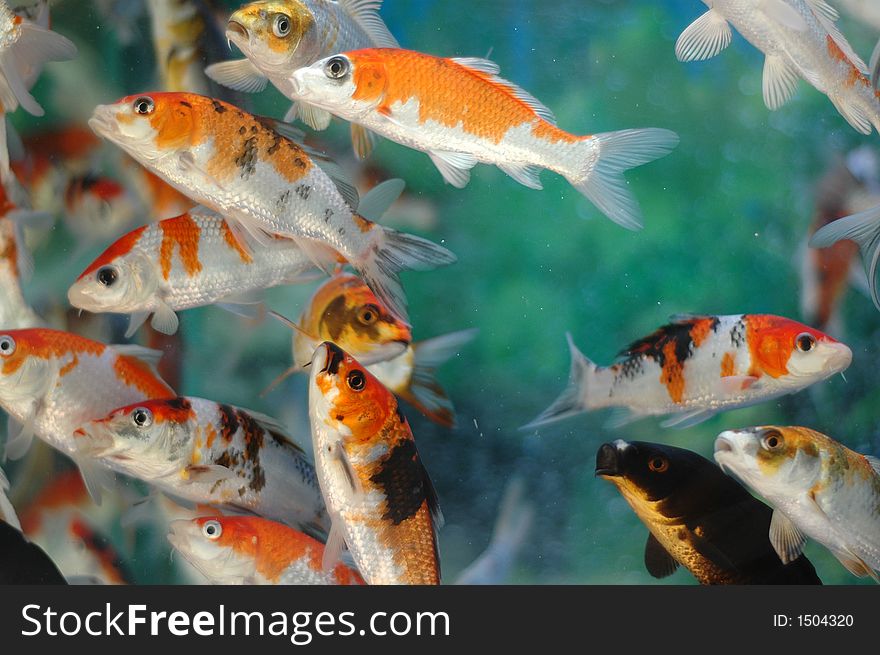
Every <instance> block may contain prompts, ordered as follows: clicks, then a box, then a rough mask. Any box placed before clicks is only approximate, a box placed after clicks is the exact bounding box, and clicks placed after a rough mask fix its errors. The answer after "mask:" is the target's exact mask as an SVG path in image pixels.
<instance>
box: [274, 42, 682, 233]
mask: <svg viewBox="0 0 880 655" xmlns="http://www.w3.org/2000/svg"><path fill="white" fill-rule="evenodd" d="M498 72H499V69H498V66H497V65H496V64H495V63H493V62H491V61H488V60H485V59H475V58H464V59H460V58H459V59H444V58H440V57H433V56H430V55H425V54H422V53H419V52H413V51H410V50H399V49H391V48H387V49H383V48H377V49H366V50H355V51H351V52H347V53H344V54H339V55H334V56H332V57H329V58H326V59H322V60H321V61H318V62H316V63H315V64H312V65H311V66H309V67H306V68H301V69H299V70H297V71H295V72H293V73H292V75H291V84H292V86H293V89H294V93H295V94H296V96H297V97H298V98H301V99H302V100H303V101H305V102H308V103H310V104H313V105H316V106H318V107H321V108H322V109H326V110H327V111H329V112H330V113H332V114H335V115H336V116H339V117H340V118H344V119H345V120H348V121H351V122H353V123H357V124H360V125H363V126H364V127H366V128H368V129H369V130H371V131H373V132H376V133H377V134H380V135H382V136H384V137H387V138H389V139H391V140H392V141H396V142H398V143H401V144H403V145H405V146H408V147H410V148H415V149H416V150H421V151H423V152H426V153H427V154H428V155H429V156H430V158H431V161H433V162H434V164H435V165H436V166H437V168H438V169H439V170H440V173H441V174H442V175H443V179H444V180H446V182H448V183H449V184H452V185H453V186H456V187H459V188H460V187H464V186H465V185H467V183H468V181H469V179H470V170H471V169H472V168H473V167H474V166H476V164H477V163H479V162H483V163H487V164H494V165H496V166H498V167H499V168H501V170H503V171H504V172H505V173H507V174H508V175H510V176H511V177H513V178H514V179H515V180H516V181H517V182H519V183H520V184H524V185H525V186H527V187H530V188H532V189H540V188H542V187H541V180H540V173H541V170H542V169H545V168H546V169H549V170H551V171H554V172H556V173H559V174H560V175H562V176H563V177H565V178H566V179H567V180H568V181H569V182H570V183H571V184H572V185H573V186H574V187H575V188H576V189H577V190H578V191H579V192H581V193H582V194H584V195H585V196H586V197H587V198H589V199H590V200H591V201H592V202H593V204H595V205H596V206H597V207H598V208H599V209H600V210H601V211H602V213H604V214H605V215H606V216H608V217H609V218H610V219H611V220H613V221H615V222H616V223H619V224H620V225H622V226H624V227H626V228H628V229H638V228H640V227H641V224H642V223H641V211H640V209H639V206H638V202H637V201H636V199H635V198H634V197H633V195H632V194H631V193H630V192H629V191H628V190H627V188H626V181H625V180H624V179H623V172H624V171H626V170H628V169H630V168H634V167H636V166H640V165H642V164H646V163H648V162H650V161H653V160H655V159H658V158H659V157H662V156H664V155H666V154H667V153H669V152H670V151H671V150H672V149H673V148H674V147H675V145H676V144H677V143H678V136H677V135H676V134H675V133H674V132H670V131H669V130H661V129H645V130H623V131H621V132H608V133H605V134H595V135H591V136H575V135H573V134H569V133H568V132H565V131H563V130H561V129H559V128H558V127H557V126H556V119H555V118H554V116H553V113H552V112H551V111H550V110H549V109H547V108H546V107H545V106H544V105H542V104H541V103H540V102H538V100H536V99H535V98H533V97H532V96H531V95H529V94H528V93H526V92H525V91H523V90H522V89H520V88H519V87H517V86H515V85H513V84H512V83H510V82H508V81H507V80H504V79H502V78H501V77H499V76H498Z"/></svg>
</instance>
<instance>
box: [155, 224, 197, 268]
mask: <svg viewBox="0 0 880 655" xmlns="http://www.w3.org/2000/svg"><path fill="white" fill-rule="evenodd" d="M159 228H160V229H161V230H162V245H161V247H160V249H159V264H160V265H161V267H162V277H164V278H165V279H166V280H167V279H168V278H169V277H170V275H171V265H172V256H173V255H174V246H175V244H176V245H177V247H178V251H179V252H180V261H181V263H182V264H183V270H184V271H185V272H186V274H187V275H189V276H190V277H192V276H193V275H196V274H197V273H199V272H200V271H201V270H202V263H201V262H200V261H199V239H200V237H201V234H202V231H201V229H199V226H198V224H197V223H196V222H195V221H194V220H193V219H192V217H191V216H190V215H189V214H183V215H181V216H178V217H177V218H172V219H169V220H166V221H160V223H159Z"/></svg>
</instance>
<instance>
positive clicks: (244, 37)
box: [226, 19, 251, 54]
mask: <svg viewBox="0 0 880 655" xmlns="http://www.w3.org/2000/svg"><path fill="white" fill-rule="evenodd" d="M250 39H251V37H250V34H249V33H248V29H247V28H246V27H245V26H244V25H242V24H241V23H239V22H238V21H237V20H235V19H230V20H229V22H228V23H226V41H227V42H228V43H234V44H235V45H236V46H237V47H238V49H239V50H241V51H242V52H244V53H245V54H247V50H246V48H247V47H248V45H250Z"/></svg>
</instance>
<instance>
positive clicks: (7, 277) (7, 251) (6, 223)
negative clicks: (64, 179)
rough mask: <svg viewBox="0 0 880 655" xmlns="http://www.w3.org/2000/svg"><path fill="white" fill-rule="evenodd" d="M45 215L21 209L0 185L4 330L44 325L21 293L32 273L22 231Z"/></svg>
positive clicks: (0, 308) (0, 285) (1, 320)
mask: <svg viewBox="0 0 880 655" xmlns="http://www.w3.org/2000/svg"><path fill="white" fill-rule="evenodd" d="M43 217H44V214H43V213H42V212H33V211H30V210H24V209H19V208H18V207H17V206H16V205H15V203H13V202H12V200H11V199H10V197H9V194H8V193H7V191H6V185H4V184H2V183H0V325H2V326H3V327H4V328H16V329H18V328H26V327H34V326H36V325H39V324H40V323H41V321H40V318H39V317H38V316H37V314H36V313H35V312H34V310H33V309H31V307H30V305H28V303H27V301H26V300H25V299H24V295H23V294H22V291H21V279H22V277H27V276H28V275H29V274H30V273H31V271H32V269H33V261H32V260H31V256H30V253H29V252H28V251H27V247H26V246H25V242H24V233H23V228H24V227H26V226H27V225H29V224H33V223H34V222H35V221H38V222H39V221H41V220H42V219H43Z"/></svg>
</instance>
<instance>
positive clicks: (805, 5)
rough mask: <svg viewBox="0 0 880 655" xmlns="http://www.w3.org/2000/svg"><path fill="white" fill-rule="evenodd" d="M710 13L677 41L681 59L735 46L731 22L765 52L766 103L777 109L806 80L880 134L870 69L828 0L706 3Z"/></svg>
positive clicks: (855, 122)
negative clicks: (857, 51) (799, 82)
mask: <svg viewBox="0 0 880 655" xmlns="http://www.w3.org/2000/svg"><path fill="white" fill-rule="evenodd" d="M703 2H704V3H705V4H706V5H707V6H708V7H709V11H708V12H706V13H705V14H703V15H702V16H701V17H700V18H698V19H697V20H696V21H694V22H693V23H692V24H691V25H690V26H689V27H688V28H687V29H686V30H685V31H684V32H683V33H682V35H681V36H680V37H679V39H678V42H677V43H676V48H675V52H676V55H677V56H678V58H679V60H680V61H696V60H702V59H709V58H710V57H714V56H715V55H717V54H718V53H719V52H721V51H722V50H723V49H724V48H726V47H727V46H728V45H729V44H730V42H731V37H732V35H731V29H730V26H731V24H732V25H733V26H734V27H736V29H737V31H738V32H739V33H740V34H742V35H743V37H745V39H746V40H747V41H749V43H751V44H752V45H754V46H755V47H756V48H758V50H760V51H761V52H763V53H764V55H765V57H766V58H765V60H764V83H763V88H764V102H765V104H766V105H767V107H768V108H769V109H771V110H772V109H778V108H779V107H781V106H782V105H784V104H785V103H786V102H788V100H789V99H791V97H792V96H793V95H794V92H795V90H796V88H797V83H798V80H799V79H804V80H806V81H807V82H809V83H810V84H811V85H812V86H814V87H815V88H816V89H818V90H819V91H820V92H821V93H824V94H825V95H827V96H828V99H829V100H831V102H832V103H833V104H834V106H835V107H836V108H837V111H838V112H840V114H841V115H842V116H843V117H844V118H845V119H846V120H847V122H848V123H849V124H850V125H851V126H852V127H853V128H854V129H855V130H858V131H859V132H861V133H863V134H870V133H871V128H872V125H873V127H874V128H875V129H877V130H878V131H880V93H878V92H877V91H875V89H874V88H873V86H872V85H871V81H870V80H869V79H868V76H867V72H868V67H867V66H866V65H865V62H864V61H862V60H861V59H860V58H859V56H858V55H857V54H856V53H855V51H854V50H853V48H852V47H851V46H850V45H849V43H848V42H847V40H846V38H845V37H844V36H843V34H842V33H841V32H840V30H839V29H838V28H837V27H836V25H835V24H834V21H835V20H837V17H838V14H837V11H836V10H835V9H834V8H833V7H831V6H830V5H829V4H828V3H827V2H825V0H703Z"/></svg>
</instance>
